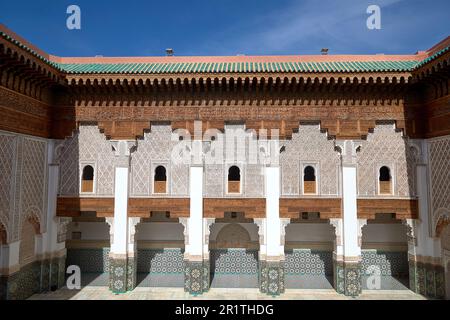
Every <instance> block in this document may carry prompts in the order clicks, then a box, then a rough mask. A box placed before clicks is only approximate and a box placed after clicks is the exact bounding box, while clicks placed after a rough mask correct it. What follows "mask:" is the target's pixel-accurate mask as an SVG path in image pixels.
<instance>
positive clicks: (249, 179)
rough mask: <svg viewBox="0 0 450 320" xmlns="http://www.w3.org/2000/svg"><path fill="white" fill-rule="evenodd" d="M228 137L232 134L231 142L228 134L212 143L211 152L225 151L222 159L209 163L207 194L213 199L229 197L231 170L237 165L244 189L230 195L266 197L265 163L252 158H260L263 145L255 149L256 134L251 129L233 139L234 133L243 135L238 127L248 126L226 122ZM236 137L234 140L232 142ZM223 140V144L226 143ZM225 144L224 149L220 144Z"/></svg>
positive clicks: (242, 128) (206, 183)
mask: <svg viewBox="0 0 450 320" xmlns="http://www.w3.org/2000/svg"><path fill="white" fill-rule="evenodd" d="M224 129H225V136H226V135H227V134H230V136H229V138H228V142H227V140H226V138H225V137H224V136H222V138H221V139H217V140H215V141H212V142H211V147H210V150H209V151H208V152H211V150H214V152H222V154H223V157H222V159H221V160H222V161H220V162H219V163H214V164H210V163H209V164H208V163H207V164H205V189H204V196H205V197H209V198H221V197H225V196H227V193H226V190H227V189H226V183H227V180H228V169H229V168H230V167H231V166H233V165H236V166H238V167H239V169H240V175H241V190H242V192H241V193H240V194H237V193H233V194H231V195H228V196H232V197H244V198H245V197H248V198H259V197H263V196H264V166H263V165H262V164H261V163H258V162H257V161H249V159H258V156H259V154H260V152H259V150H260V146H258V147H256V148H252V143H251V141H253V142H255V141H256V140H253V139H254V138H253V135H252V133H251V132H245V133H244V134H243V135H242V137H243V138H242V140H241V139H236V138H233V135H234V134H239V133H238V132H236V130H238V131H239V130H242V132H243V131H244V130H245V126H244V125H240V124H226V125H225V128H224ZM232 131H233V132H234V133H231V132H232ZM232 139H234V143H233V142H231V141H232ZM222 143H223V144H222ZM220 144H222V145H223V147H222V148H221V147H220V146H219V145H220Z"/></svg>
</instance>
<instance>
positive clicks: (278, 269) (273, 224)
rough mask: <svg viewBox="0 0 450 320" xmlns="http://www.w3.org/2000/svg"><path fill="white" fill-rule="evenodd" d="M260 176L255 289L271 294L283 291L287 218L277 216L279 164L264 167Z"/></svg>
mask: <svg viewBox="0 0 450 320" xmlns="http://www.w3.org/2000/svg"><path fill="white" fill-rule="evenodd" d="M264 179H265V181H264V185H265V196H266V217H265V218H264V219H255V223H256V224H257V225H258V229H259V230H258V233H259V236H260V237H259V239H260V241H259V242H260V250H259V272H260V276H259V289H260V291H261V292H263V293H267V294H269V295H272V296H274V295H279V294H280V293H283V292H284V235H285V227H286V225H287V224H288V223H289V219H283V221H282V219H280V190H281V188H280V184H281V181H280V167H279V166H267V167H265V168H264ZM269 273H270V275H271V276H270V277H269Z"/></svg>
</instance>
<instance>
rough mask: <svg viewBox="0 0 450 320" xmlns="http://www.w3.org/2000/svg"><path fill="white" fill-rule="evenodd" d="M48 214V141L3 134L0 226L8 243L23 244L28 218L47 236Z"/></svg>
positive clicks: (0, 141) (0, 138) (0, 136)
mask: <svg viewBox="0 0 450 320" xmlns="http://www.w3.org/2000/svg"><path fill="white" fill-rule="evenodd" d="M46 212H47V141H46V140H45V139H41V138H34V137H30V136H25V135H19V134H12V133H8V132H0V223H1V224H2V225H3V226H4V228H5V230H6V233H7V240H8V242H14V241H17V240H20V230H21V229H22V225H23V223H24V221H25V220H26V219H27V218H28V217H32V218H33V219H36V220H38V222H39V224H40V228H41V230H40V231H41V232H45V229H46V219H47V215H46Z"/></svg>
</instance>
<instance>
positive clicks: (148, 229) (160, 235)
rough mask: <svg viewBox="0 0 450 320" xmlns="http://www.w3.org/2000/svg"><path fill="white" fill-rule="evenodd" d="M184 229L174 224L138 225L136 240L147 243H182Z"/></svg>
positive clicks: (178, 224)
mask: <svg viewBox="0 0 450 320" xmlns="http://www.w3.org/2000/svg"><path fill="white" fill-rule="evenodd" d="M183 231H184V227H183V225H182V224H180V223H174V222H150V223H148V222H147V223H139V224H138V226H137V233H136V236H137V240H147V241H151V240H153V241H166V240H168V241H184V235H183Z"/></svg>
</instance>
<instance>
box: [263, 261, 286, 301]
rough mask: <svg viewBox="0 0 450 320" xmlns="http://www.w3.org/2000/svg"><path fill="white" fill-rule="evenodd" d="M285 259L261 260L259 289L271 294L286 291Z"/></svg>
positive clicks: (275, 294) (274, 294)
mask: <svg viewBox="0 0 450 320" xmlns="http://www.w3.org/2000/svg"><path fill="white" fill-rule="evenodd" d="M284 289H285V286H284V261H266V260H261V261H260V262H259V290H260V291H261V292H262V293H266V294H268V295H271V296H277V295H280V294H282V293H284Z"/></svg>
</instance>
